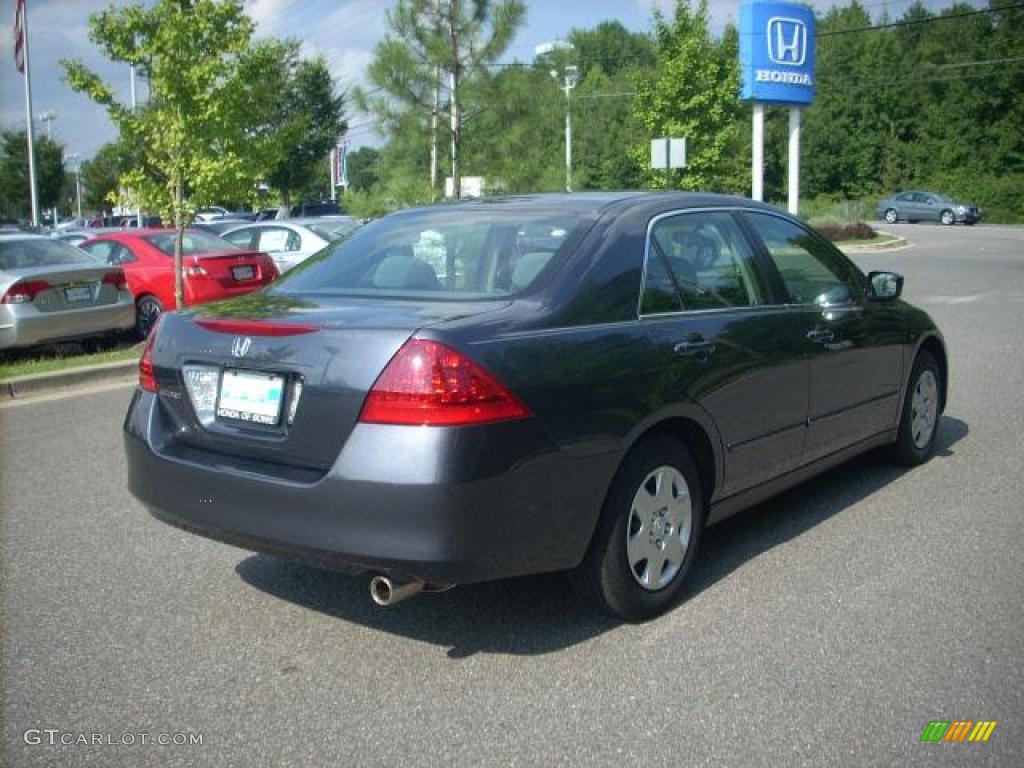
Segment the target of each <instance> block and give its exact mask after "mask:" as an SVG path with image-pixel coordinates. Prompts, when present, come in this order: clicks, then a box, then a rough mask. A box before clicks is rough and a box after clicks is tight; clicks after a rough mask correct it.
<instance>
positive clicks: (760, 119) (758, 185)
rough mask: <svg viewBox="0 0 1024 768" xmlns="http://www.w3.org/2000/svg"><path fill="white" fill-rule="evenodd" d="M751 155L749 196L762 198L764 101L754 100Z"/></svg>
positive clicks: (756, 198) (760, 199)
mask: <svg viewBox="0 0 1024 768" xmlns="http://www.w3.org/2000/svg"><path fill="white" fill-rule="evenodd" d="M751 145H752V148H753V157H752V158H751V160H752V162H751V190H750V197H751V198H752V199H754V200H757V201H759V202H760V201H763V200H764V103H763V102H760V101H755V102H754V127H753V135H752V137H751Z"/></svg>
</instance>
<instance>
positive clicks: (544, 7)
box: [0, 0, 952, 159]
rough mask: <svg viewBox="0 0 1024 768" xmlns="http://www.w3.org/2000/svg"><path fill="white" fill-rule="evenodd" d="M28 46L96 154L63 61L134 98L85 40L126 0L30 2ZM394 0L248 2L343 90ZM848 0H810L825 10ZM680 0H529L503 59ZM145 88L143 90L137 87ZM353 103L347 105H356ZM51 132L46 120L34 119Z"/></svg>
mask: <svg viewBox="0 0 1024 768" xmlns="http://www.w3.org/2000/svg"><path fill="white" fill-rule="evenodd" d="M912 2H913V0H862V5H863V6H864V7H865V8H867V9H868V11H869V12H870V13H872V14H873V15H876V14H881V12H882V10H883V9H884V8H885V9H888V11H889V12H890V14H893V15H896V16H898V15H900V14H901V13H902V12H903V10H904V9H905V8H906V7H907V6H909V5H910V4H911V3H912ZM0 3H2V5H0V7H3V6H6V7H7V12H6V13H3V12H0V126H2V127H4V128H18V129H20V128H23V127H24V125H25V96H24V84H23V79H22V77H21V76H20V75H19V74H18V71H17V69H16V68H15V66H14V38H13V32H12V23H11V22H12V19H13V7H14V0H0ZM27 4H28V14H29V47H30V55H31V64H32V100H33V105H32V106H33V112H35V114H36V115H39V114H41V113H44V112H52V113H54V114H55V118H54V119H53V120H52V121H50V129H51V130H52V133H53V137H54V138H55V139H57V140H59V141H60V142H62V143H63V144H64V145H65V154H66V155H70V154H77V155H79V156H81V157H82V158H86V159H87V158H89V157H91V156H92V155H93V154H94V153H95V152H96V150H97V149H98V148H99V147H100V145H102V144H103V143H105V142H107V141H111V140H113V139H114V138H115V137H116V132H115V129H114V128H113V126H112V125H111V123H110V121H109V120H108V119H107V116H106V112H105V111H104V110H103V109H102V108H101V107H98V106H96V105H95V104H93V103H92V102H91V101H90V100H89V99H88V98H86V97H85V96H83V95H81V94H77V93H75V92H74V91H72V90H71V89H70V88H69V87H68V86H67V84H66V83H65V82H64V81H63V75H62V70H61V68H60V65H59V61H60V59H62V58H71V59H79V60H81V61H83V62H84V63H85V64H86V65H87V66H89V67H91V68H92V69H93V70H94V71H96V72H97V73H98V74H99V75H100V76H101V77H102V78H103V79H104V80H106V81H107V82H109V83H112V84H114V85H115V88H116V89H117V90H118V93H119V95H120V97H121V98H122V99H123V101H124V102H125V103H127V102H128V99H129V75H128V68H127V67H126V66H124V65H121V64H114V63H112V62H109V61H107V60H106V59H104V58H103V57H102V56H101V55H100V54H99V52H98V50H97V48H96V46H95V45H93V43H92V42H90V40H89V28H88V19H89V15H90V14H92V13H95V12H97V11H99V10H102V9H103V8H106V7H107V6H109V5H115V6H123V5H129V4H130V3H126V2H113V3H111V2H110V0H27ZM392 4H393V3H392V2H391V0H246V2H245V8H246V11H247V12H248V13H249V15H250V16H251V17H252V18H253V19H254V20H255V21H256V24H257V35H259V36H277V37H292V38H297V39H299V40H301V41H302V50H303V53H304V54H305V55H310V56H312V55H317V54H322V55H323V56H324V57H325V59H326V60H327V63H328V65H329V66H330V69H331V72H332V73H333V75H334V77H335V78H336V80H337V82H338V85H339V87H340V88H342V89H348V88H351V87H353V86H355V85H363V84H365V80H364V78H363V73H364V72H365V70H366V67H367V65H368V64H369V63H370V61H371V59H372V57H373V48H374V46H375V45H376V44H377V43H378V42H379V41H380V40H381V39H383V37H384V36H385V34H386V31H387V19H386V10H387V8H388V7H389V6H391V5H392ZM835 4H839V5H846V4H847V2H846V0H840V1H839V2H838V3H837V2H836V1H835V0H812V5H814V6H815V7H817V8H819V9H821V10H827V9H828V8H829V7H831V6H832V5H835ZM924 4H925V5H926V6H927V7H930V8H941V7H947V6H949V5H951V4H952V0H925V2H924ZM674 5H675V2H674V0H554V1H553V0H528V12H527V19H526V23H525V24H524V25H523V27H522V29H521V30H520V31H519V33H518V35H517V36H516V38H515V40H514V41H513V43H512V45H511V46H510V48H509V50H508V51H507V52H506V53H505V55H504V56H502V57H501V60H502V61H513V60H519V61H531V60H532V59H533V53H534V46H536V45H539V44H541V43H544V42H549V41H552V40H557V39H559V38H562V37H565V36H566V35H567V34H568V32H569V30H571V29H573V28H574V27H582V28H589V27H594V26H596V25H597V24H599V23H601V22H602V21H609V20H618V21H619V22H621V23H622V24H623V25H624V26H626V27H627V28H629V29H631V30H635V31H641V32H644V31H648V30H649V29H650V27H651V16H652V11H653V9H655V8H660V9H661V10H663V11H670V10H671V8H672V7H674ZM708 7H709V9H710V13H711V20H712V28H713V29H721V28H722V27H723V26H724V25H725V24H726V23H730V22H732V23H734V22H735V21H736V17H737V15H738V12H739V0H709V2H708ZM140 94H141V90H140ZM351 109H354V108H353V107H350V110H351ZM348 118H349V125H350V138H351V140H352V144H353V146H355V147H358V146H360V145H362V144H376V143H379V141H380V138H379V136H378V135H377V134H376V132H375V131H374V127H373V123H372V120H371V119H370V118H369V117H368V116H366V115H362V114H358V113H353V112H351V111H350V113H349V115H348ZM36 130H37V131H40V132H41V133H43V134H45V131H46V128H45V124H44V123H41V122H38V121H37V123H36Z"/></svg>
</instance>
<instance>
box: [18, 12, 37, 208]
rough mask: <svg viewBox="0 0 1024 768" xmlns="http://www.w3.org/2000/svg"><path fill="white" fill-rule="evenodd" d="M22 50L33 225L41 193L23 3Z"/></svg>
mask: <svg viewBox="0 0 1024 768" xmlns="http://www.w3.org/2000/svg"><path fill="white" fill-rule="evenodd" d="M20 7H21V35H22V42H21V45H22V52H23V53H24V57H25V123H26V130H25V134H26V136H27V138H28V183H29V189H30V190H31V193H30V194H31V198H32V226H33V227H38V226H39V194H38V193H37V191H36V151H35V136H34V135H33V130H32V67H31V65H30V64H29V55H28V8H27V7H26V3H21V4H20Z"/></svg>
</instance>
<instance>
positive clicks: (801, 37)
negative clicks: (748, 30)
mask: <svg viewBox="0 0 1024 768" xmlns="http://www.w3.org/2000/svg"><path fill="white" fill-rule="evenodd" d="M768 58H769V59H771V61H772V63H774V64H785V65H786V66H790V67H801V66H803V63H804V59H806V58H807V26H806V25H805V24H804V23H803V22H802V21H800V19H787V18H783V17H781V16H773V17H772V18H770V19H768Z"/></svg>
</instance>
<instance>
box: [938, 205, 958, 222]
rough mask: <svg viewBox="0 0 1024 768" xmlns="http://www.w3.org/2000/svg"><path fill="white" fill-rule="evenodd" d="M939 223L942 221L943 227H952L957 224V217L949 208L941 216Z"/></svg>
mask: <svg viewBox="0 0 1024 768" xmlns="http://www.w3.org/2000/svg"><path fill="white" fill-rule="evenodd" d="M939 221H941V222H942V223H943V225H945V226H947V227H951V226H953V225H954V224H955V223H956V217H955V216H954V215H953V212H952V211H951V210H949V209H948V208H947V209H946V210H944V211H943V212H942V213H940V214H939Z"/></svg>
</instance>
